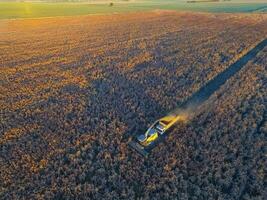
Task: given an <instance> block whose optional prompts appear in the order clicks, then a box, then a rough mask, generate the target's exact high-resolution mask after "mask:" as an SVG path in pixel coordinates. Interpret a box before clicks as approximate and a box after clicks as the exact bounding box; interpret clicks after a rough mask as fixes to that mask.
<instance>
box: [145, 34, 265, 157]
mask: <svg viewBox="0 0 267 200" xmlns="http://www.w3.org/2000/svg"><path fill="white" fill-rule="evenodd" d="M266 45H267V39H264V40H262V41H261V42H260V43H258V44H257V45H256V46H255V47H254V48H253V49H251V50H250V51H249V52H248V53H246V54H245V55H244V56H242V57H241V58H239V59H238V60H237V61H236V62H234V63H233V64H231V65H230V66H229V67H228V68H227V69H225V70H224V71H223V72H221V73H220V74H218V75H217V76H216V77H214V78H213V79H212V80H210V81H209V82H207V83H206V84H205V85H204V86H203V87H201V88H200V89H199V90H198V91H197V92H195V93H194V94H193V95H192V96H190V97H189V98H188V99H187V100H186V101H184V102H183V103H181V104H180V106H178V108H177V109H175V111H173V112H171V113H172V114H179V112H180V111H181V112H183V111H186V110H189V109H194V110H195V109H197V108H198V107H200V106H201V105H202V104H203V103H204V102H205V101H206V100H208V99H209V97H210V96H211V95H212V94H213V93H214V92H215V91H217V90H218V89H219V88H220V87H221V86H222V85H223V84H224V83H225V82H226V81H227V80H228V79H229V78H231V77H232V76H234V75H235V74H236V73H237V72H238V71H240V70H241V69H242V67H244V66H245V65H246V64H247V63H248V62H249V61H250V60H251V59H253V58H254V57H255V56H256V55H257V54H258V53H259V52H260V51H261V50H263V49H264V47H265V46H266ZM177 111H178V112H177ZM165 137H166V135H164V136H163V137H161V138H159V139H158V140H157V141H156V142H154V143H153V144H152V145H151V146H150V147H149V148H148V149H147V150H146V151H147V152H148V153H149V152H150V151H151V150H152V149H154V148H155V147H156V146H157V145H158V144H159V143H161V142H162V141H163V140H164V138H165Z"/></svg>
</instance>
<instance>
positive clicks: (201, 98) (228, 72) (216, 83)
mask: <svg viewBox="0 0 267 200" xmlns="http://www.w3.org/2000/svg"><path fill="white" fill-rule="evenodd" d="M266 45H267V39H264V40H262V41H261V42H260V43H258V44H257V45H256V46H255V47H254V48H252V49H251V50H250V51H248V52H247V53H246V54H245V55H243V56H242V57H241V58H239V59H238V60H237V61H236V62H234V63H233V64H231V65H230V66H229V67H228V68H227V69H225V70H224V71H222V72H221V73H220V74H218V75H217V76H216V77H214V78H213V79H211V80H210V81H209V82H208V83H206V84H205V85H204V86H203V87H201V88H200V89H199V90H198V91H197V92H195V93H194V94H193V95H192V96H191V97H189V98H188V99H187V100H186V101H185V102H183V103H182V104H181V105H180V106H179V108H180V109H182V110H183V109H186V110H187V109H188V108H192V107H193V108H194V109H196V108H197V107H199V106H200V105H202V104H203V103H204V102H205V101H206V100H208V98H209V97H210V96H211V95H212V94H213V93H214V92H216V91H217V90H218V89H219V88H220V87H221V86H222V85H223V84H224V83H225V82H226V81H227V80H228V79H229V78H231V77H232V76H233V75H235V74H236V73H237V72H238V71H239V70H240V69H242V67H243V66H245V65H246V64H247V63H248V62H249V61H250V60H251V59H253V58H254V57H255V56H256V55H257V54H258V53H259V52H260V51H261V50H262V49H264V47H265V46H266Z"/></svg>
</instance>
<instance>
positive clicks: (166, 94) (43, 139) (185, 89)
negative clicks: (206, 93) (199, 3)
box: [0, 11, 267, 200]
mask: <svg viewBox="0 0 267 200" xmlns="http://www.w3.org/2000/svg"><path fill="white" fill-rule="evenodd" d="M266 36H267V15H266V14H210V13H191V12H175V11H151V12H144V13H142V12H140V13H138V14H135V13H131V14H113V15H106V16H105V15H99V16H80V17H56V18H46V19H25V20H1V21H0V199H192V200H193V199H203V200H206V199H221V200H223V199H264V198H265V197H266V196H265V195H266V185H265V183H264V181H266V180H264V179H265V178H266V159H265V158H266V133H267V123H266V117H267V116H266V115H267V114H266V106H267V105H266V102H267V87H266V80H267V69H266V66H267V65H266V63H267V47H265V48H264V49H263V50H262V51H261V52H260V53H258V54H257V56H256V57H255V58H252V60H250V61H249V62H248V63H247V64H246V65H245V66H244V67H243V68H242V69H241V70H240V71H239V72H238V73H237V74H236V75H234V76H233V77H231V78H230V79H229V80H228V81H227V82H226V84H224V85H223V86H222V87H221V88H220V89H219V90H217V91H216V92H215V93H214V94H213V95H212V96H211V97H210V99H209V100H208V101H207V102H206V103H205V104H204V105H203V106H202V108H201V109H200V111H198V112H197V113H195V115H194V117H193V119H192V120H191V121H189V122H188V123H187V124H185V125H183V126H179V124H178V125H177V126H176V128H175V129H174V130H173V131H172V132H171V133H170V134H169V135H168V137H167V138H166V140H165V141H164V142H163V143H161V144H160V145H158V146H157V147H156V148H155V149H153V151H152V153H151V155H150V156H149V157H148V159H144V158H143V157H141V156H140V155H139V154H137V153H136V152H134V151H132V150H131V149H129V148H128V146H127V141H128V140H129V138H130V137H131V136H133V135H135V134H138V133H140V132H143V131H145V130H146V128H147V127H148V126H149V124H151V123H152V122H153V121H154V120H156V119H158V118H160V117H162V116H164V115H165V114H166V113H168V112H170V111H171V110H173V109H176V108H177V106H178V105H180V104H181V103H182V102H183V101H185V100H186V99H187V98H189V97H190V96H191V95H192V94H194V92H196V91H197V90H198V89H199V88H201V87H202V86H203V85H205V83H207V82H208V81H209V80H211V79H213V78H214V77H215V76H216V75H218V74H219V73H220V72H222V71H223V70H225V69H227V67H228V66H229V65H231V64H232V63H233V62H235V61H236V60H237V59H239V58H240V57H242V56H243V55H244V54H245V53H246V52H247V51H249V50H250V49H251V48H253V47H255V46H256V45H257V44H258V43H259V42H260V41H262V40H263V39H265V38H266ZM264 196H265V197H264Z"/></svg>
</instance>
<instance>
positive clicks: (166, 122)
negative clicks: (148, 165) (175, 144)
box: [129, 115, 186, 157]
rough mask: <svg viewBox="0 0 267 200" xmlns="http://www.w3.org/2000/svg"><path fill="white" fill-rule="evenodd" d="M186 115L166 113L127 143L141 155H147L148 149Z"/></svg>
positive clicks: (184, 118) (183, 119)
mask: <svg viewBox="0 0 267 200" xmlns="http://www.w3.org/2000/svg"><path fill="white" fill-rule="evenodd" d="M185 120H186V117H185V116H183V115H168V116H166V117H163V118H161V119H159V120H157V121H155V122H154V123H153V124H152V125H151V126H150V128H149V129H148V130H147V131H146V132H145V134H141V135H138V136H137V137H136V138H134V139H133V140H132V141H130V142H129V145H130V146H131V147H132V148H133V149H135V150H136V151H138V152H139V153H140V154H142V155H143V156H145V157H147V156H148V150H150V149H151V146H152V145H153V144H155V142H157V141H158V139H159V138H160V137H161V136H163V135H164V134H165V133H166V132H167V131H168V130H169V129H170V128H171V127H173V126H174V124H175V123H176V122H178V121H185Z"/></svg>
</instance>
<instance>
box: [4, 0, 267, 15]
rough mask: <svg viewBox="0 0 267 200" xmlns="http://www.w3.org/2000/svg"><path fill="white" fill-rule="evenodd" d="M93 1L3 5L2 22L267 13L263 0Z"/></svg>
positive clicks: (9, 3) (33, 2)
mask: <svg viewBox="0 0 267 200" xmlns="http://www.w3.org/2000/svg"><path fill="white" fill-rule="evenodd" d="M98 2H99V1H97V0H91V1H89V2H81V3H79V2H76V3H75V0H74V2H73V3H70V2H69V3H68V2H57V3H55V2H53V0H51V1H50V2H45V1H44V2H39V1H37V2H36V1H34V0H32V1H28V2H27V1H26V2H1V0H0V19H17V18H41V17H55V16H79V15H95V14H112V13H129V12H140V11H151V10H155V9H159V10H178V11H184V10H187V11H196V12H200V11H201V12H214V13H218V12H220V13H251V12H262V13H266V11H267V3H266V2H264V1H261V0H255V1H253V2H251V1H249V2H246V1H245V2H242V1H241V2H240V1H237V2H236V1H233V2H230V3H229V2H217V3H199V4H195V3H189V4H188V3H186V2H185V1H173V0H164V1H163V0H144V1H142V0H139V1H113V2H114V4H113V6H109V4H110V2H112V1H100V3H98Z"/></svg>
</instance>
